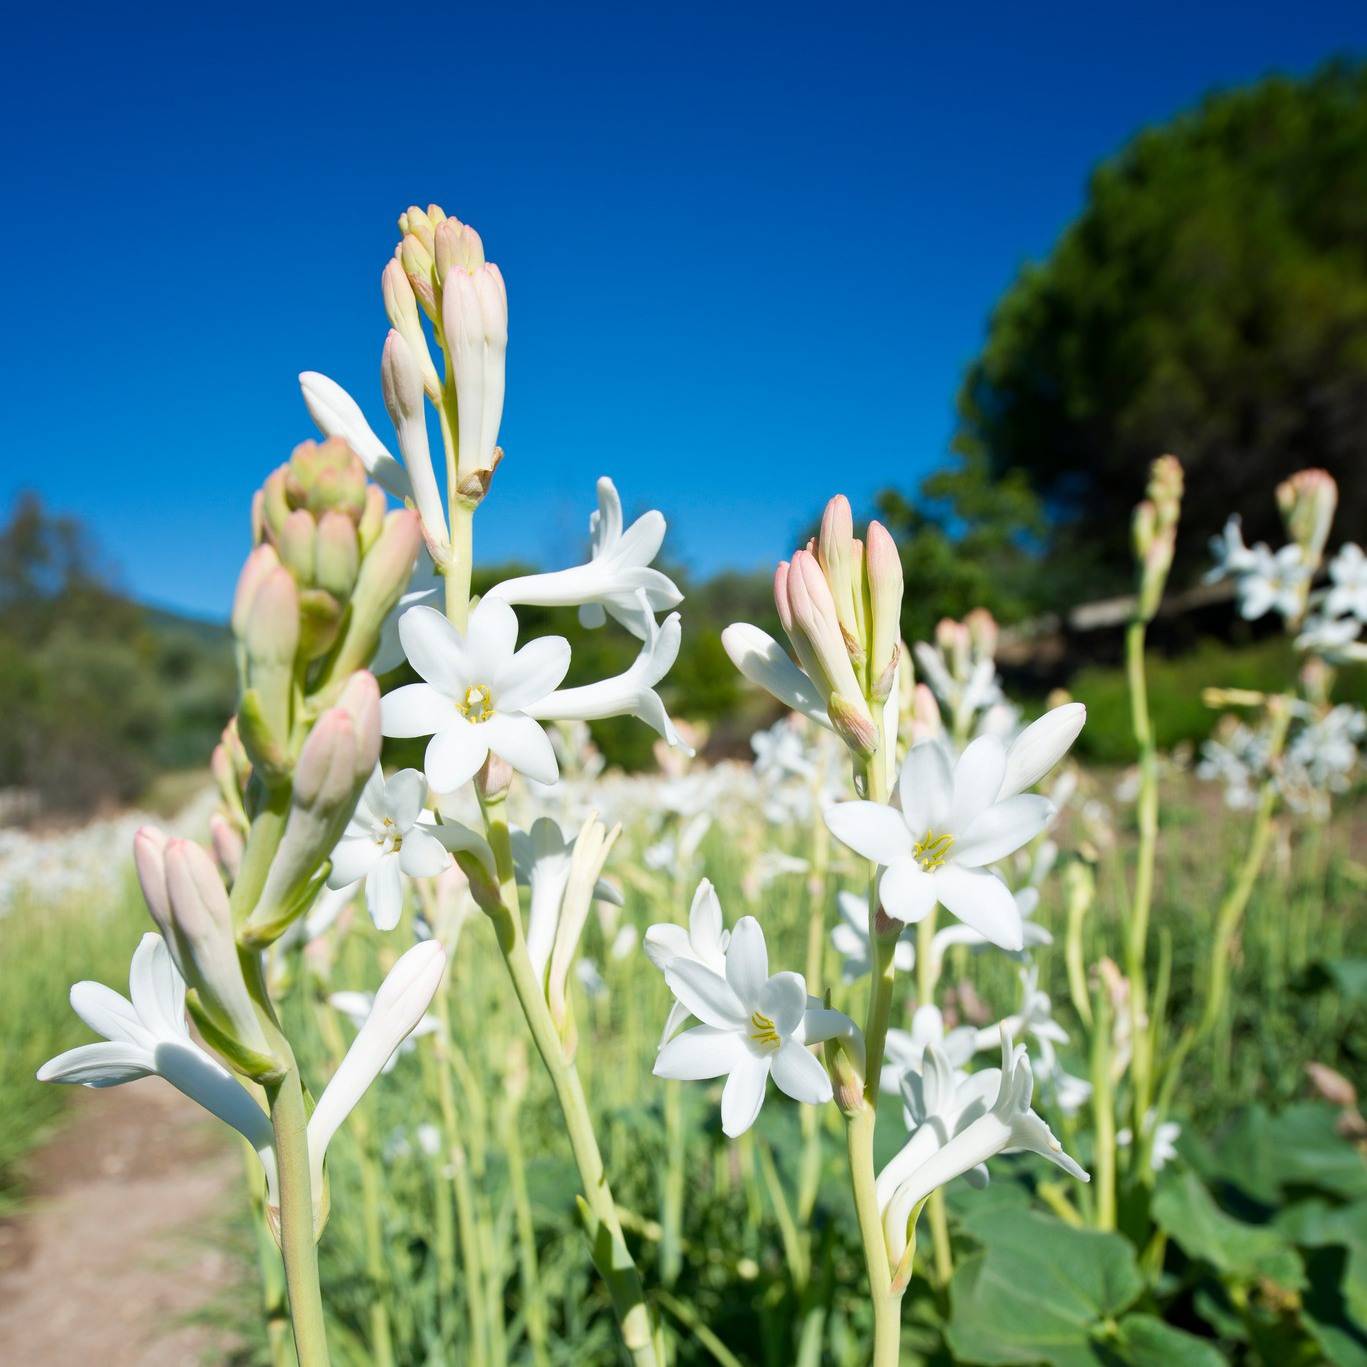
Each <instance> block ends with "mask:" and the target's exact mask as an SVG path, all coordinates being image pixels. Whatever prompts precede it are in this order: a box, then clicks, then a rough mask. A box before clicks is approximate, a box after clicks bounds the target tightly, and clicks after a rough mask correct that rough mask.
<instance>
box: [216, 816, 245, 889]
mask: <svg viewBox="0 0 1367 1367" xmlns="http://www.w3.org/2000/svg"><path fill="white" fill-rule="evenodd" d="M209 839H210V841H211V842H212V844H213V847H214V858H215V859H217V860H218V866H219V868H220V869H222V870H223V876H224V878H226V879H227V881H228V883H229V884H232V883H235V882H236V881H237V873H238V870H239V869H240V868H241V867H242V853H243V850H244V849H245V844H244V842H243V839H242V835H241V832H240V831H238V829H237V827H236V826H234V825H233V823H232V822H231V821H229V820H228V818H227V817H226V816H224V815H223V813H222V812H215V813H214V814H213V815H212V816H211V817H210V818H209Z"/></svg>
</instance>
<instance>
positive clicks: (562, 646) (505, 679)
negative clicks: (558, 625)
mask: <svg viewBox="0 0 1367 1367" xmlns="http://www.w3.org/2000/svg"><path fill="white" fill-rule="evenodd" d="M569 667H570V643H569V642H568V641H567V640H566V639H565V638H564V637H563V636H542V637H540V638H539V639H538V640H535V641H528V642H527V644H526V645H525V646H523V647H522V649H521V650H519V651H518V652H517V654H516V655H514V656H513V657H512V658H511V659H510V660H509V661H508V662H507V664H506V665H504V667H503V668H502V670H500V672H499V674H498V676H497V677H496V678H495V679H493V680H492V681H491V687H492V689H493V695H494V705H495V707H497V708H498V710H499V711H500V712H521V711H524V710H525V709H526V708H528V707H530V706H531V705H532V704H533V703H536V702H540V701H541V699H542V698H544V697H545V696H546V694H548V693H554V692H555V690H556V689H557V688H559V687H560V684H561V681H562V680H563V679H564V677H565V675H566V673H568V671H569Z"/></svg>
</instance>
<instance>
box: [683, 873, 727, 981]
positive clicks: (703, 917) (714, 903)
mask: <svg viewBox="0 0 1367 1367" xmlns="http://www.w3.org/2000/svg"><path fill="white" fill-rule="evenodd" d="M723 929H724V923H723V921H722V914H721V902H719V901H718V900H717V890H716V889H715V888H714V887H713V886H712V884H711V882H710V881H709V880H708V879H706V878H704V879H703V880H702V882H701V883H699V884H698V889H697V891H696V892H695V893H694V894H693V904H692V906H690V907H689V909H688V939H689V942H690V943H691V944H692V946H693V952H694V953H695V954H697V955H698V957H699V958H700V959H702V961H703V962H704V963H709V962H712V961H717V962H720V960H721V958H722V932H723Z"/></svg>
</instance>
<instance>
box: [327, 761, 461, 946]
mask: <svg viewBox="0 0 1367 1367" xmlns="http://www.w3.org/2000/svg"><path fill="white" fill-rule="evenodd" d="M426 802H427V784H426V782H425V781H424V780H423V776H422V775H421V774H420V773H419V772H418V771H417V770H416V769H400V770H399V772H398V773H397V774H395V775H394V776H393V777H392V778H390V779H389V781H388V782H386V781H385V776H384V770H382V769H381V768H380V766H379V765H378V764H377V765H376V766H375V772H374V773H373V774H372V775H371V776H370V778H369V780H368V781H367V783H366V785H365V788H364V789H363V790H362V792H361V797H360V801H359V802H357V804H356V812H355V815H354V816H353V817H352V818H351V820H350V821H349V822H348V823H347V828H346V831H345V833H344V834H343V836H342V839H341V840H340V841H339V842H338V845H337V848H336V849H335V850H333V852H332V872H331V873H330V874H329V875H328V887H330V888H333V889H341V888H347V887H350V886H351V885H352V884H353V883H356V882H359V881H360V880H361V879H362V878H364V879H365V900H366V906H367V907H368V908H369V909H370V915H371V918H372V919H373V920H374V922H375V927H376V929H377V930H393V929H394V927H395V926H396V925H398V924H399V914H400V913H401V912H402V911H403V882H402V875H404V874H407V875H408V877H410V878H435V877H436V876H437V874H439V873H441V871H442V870H443V869H445V868H446V867H447V866H448V865H449V864H450V863H451V854H450V851H449V850H448V848H447V844H446V843H444V842H452V841H454V842H455V847H456V848H475V846H474V845H472V844H471V842H470V840H468V839H467V840H461V839H459V837H460V836H461V835H465V836H470V835H472V833H470V832H466V831H464V830H463V828H461V827H459V826H455V825H447V826H437V825H435V824H434V823H429V822H424V821H421V820H420V819H419V818H420V817H421V816H422V810H423V807H424V806H425V805H426ZM480 843H481V844H482V843H483V842H480Z"/></svg>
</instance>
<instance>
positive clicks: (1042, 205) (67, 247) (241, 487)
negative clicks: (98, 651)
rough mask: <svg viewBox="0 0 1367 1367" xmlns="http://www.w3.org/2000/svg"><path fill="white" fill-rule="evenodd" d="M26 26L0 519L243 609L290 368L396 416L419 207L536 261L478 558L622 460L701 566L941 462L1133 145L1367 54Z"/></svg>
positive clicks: (516, 538)
mask: <svg viewBox="0 0 1367 1367" xmlns="http://www.w3.org/2000/svg"><path fill="white" fill-rule="evenodd" d="M34 8H35V7H30V8H29V10H28V12H27V13H25V14H23V15H21V16H20V17H18V18H14V17H12V18H11V19H10V20H9V21H8V24H7V27H6V29H5V31H4V41H3V43H0V76H3V79H2V80H0V120H3V126H4V127H5V128H6V130H7V138H8V140H9V141H10V142H11V146H10V147H9V148H8V149H7V150H6V154H5V157H4V164H5V167H6V170H5V179H4V187H3V190H0V200H3V210H4V212H3V213H2V214H0V246H3V249H4V255H5V259H6V260H7V261H8V262H9V263H10V266H9V271H8V280H7V282H6V285H7V288H6V295H7V303H8V312H9V315H10V317H9V325H8V326H7V327H6V328H5V329H4V332H3V335H2V336H0V395H3V399H4V405H3V406H4V413H5V421H6V428H7V431H6V446H7V452H8V454H7V456H6V459H5V461H4V469H3V483H0V507H2V506H7V505H8V503H9V501H10V500H11V498H12V497H13V495H14V494H15V492H16V491H17V490H19V489H21V488H35V489H37V490H39V491H40V492H41V494H42V495H43V496H44V498H45V499H46V500H47V501H48V502H49V503H50V504H51V505H52V506H53V507H55V508H58V509H60V510H62V511H64V512H69V513H73V514H76V515H78V516H80V517H81V518H83V519H84V520H85V521H86V522H87V523H88V524H89V525H90V526H91V527H92V528H93V529H94V530H95V532H96V533H97V535H98V537H99V540H100V543H101V545H102V547H103V548H104V550H105V551H106V552H107V554H108V557H109V558H110V559H111V560H112V561H113V562H114V563H115V565H117V566H118V568H119V570H120V574H121V578H122V582H123V583H124V584H125V585H126V586H127V587H128V588H130V589H131V590H132V591H133V592H135V593H136V594H138V595H139V596H140V597H143V598H146V599H149V600H153V601H157V602H161V603H165V604H170V605H175V606H179V607H183V608H185V609H188V610H191V611H195V612H198V613H205V614H214V615H224V614H226V608H227V604H228V599H229V595H230V593H231V589H232V584H233V582H234V579H235V577H236V572H237V568H238V565H239V564H240V561H241V558H242V555H243V554H244V552H245V550H246V548H247V507H248V502H249V499H250V495H251V492H252V490H253V489H254V488H255V487H256V486H257V485H258V484H259V483H260V481H261V479H262V478H263V476H264V475H265V474H266V473H267V472H268V470H269V469H270V468H271V467H272V466H274V465H275V464H278V463H279V462H280V461H281V460H283V459H284V458H285V457H286V456H287V455H288V453H289V450H290V448H291V446H292V445H293V444H294V443H295V442H297V441H300V440H302V439H303V438H305V437H307V436H312V435H315V434H314V432H313V430H312V426H311V424H310V422H309V420H308V417H307V414H306V413H305V411H304V409H303V406H302V404H301V402H300V400H299V398H298V393H297V388H296V383H295V376H296V374H297V372H298V371H300V370H302V369H317V370H322V371H324V372H326V373H328V374H330V375H332V376H333V377H334V378H336V379H337V380H339V381H340V382H342V383H343V384H344V385H346V386H347V387H348V388H349V389H351V391H352V392H353V393H354V394H355V395H356V396H357V398H358V399H359V400H360V401H361V403H362V405H363V406H364V407H365V408H366V410H367V412H368V413H369V414H370V416H371V420H372V422H373V424H374V425H375V427H376V429H377V431H380V432H381V433H382V434H383V433H385V432H386V430H387V428H386V424H385V418H384V410H383V406H382V404H381V403H380V399H379V358H380V347H381V344H382V342H383V339H384V334H385V331H386V327H387V324H386V322H385V319H384V313H383V309H382V306H381V302H380V295H379V273H380V270H381V268H382V267H383V265H384V262H385V260H386V259H387V257H388V256H389V254H390V252H391V251H392V247H393V243H394V241H395V236H396V234H395V228H394V219H395V217H396V215H397V214H398V212H399V211H400V210H401V209H402V208H403V207H404V206H405V205H407V204H408V203H410V202H414V201H417V202H420V203H423V204H426V203H427V202H428V201H429V200H436V201H437V202H439V203H441V204H443V205H444V206H445V207H446V208H447V209H448V211H450V212H453V213H455V214H457V215H458V216H460V217H462V218H464V219H466V220H467V221H469V222H471V223H473V224H474V225H475V226H476V227H477V228H478V229H479V230H480V232H481V233H482V234H483V237H484V240H485V244H486V247H487V250H488V252H489V255H490V257H491V258H492V259H494V260H496V261H498V262H499V264H500V266H501V267H502V268H503V270H504V273H505V275H506V277H507V280H508V285H509V295H510V300H511V329H510V331H511V342H510V349H509V381H508V408H507V411H506V416H505V422H504V427H503V445H504V446H505V448H506V450H507V453H508V456H507V460H506V462H505V464H504V466H503V467H502V469H501V470H500V471H499V474H498V478H497V481H496V483H495V486H494V495H493V496H492V497H491V498H490V500H489V501H488V503H486V505H485V507H484V509H483V510H482V511H481V514H480V517H479V521H478V523H477V543H478V549H479V551H480V552H481V554H482V556H483V557H484V558H488V559H491V560H492V559H504V558H507V557H511V556H520V557H522V558H525V559H531V560H540V561H542V562H545V563H554V562H556V561H564V560H566V559H567V558H569V557H571V556H573V555H574V554H575V553H576V551H577V549H578V548H579V546H580V544H581V542H582V538H583V534H584V523H585V519H586V517H587V514H588V511H589V508H590V506H591V503H592V498H593V480H594V478H595V477H596V476H597V475H598V474H600V473H610V474H612V475H613V476H614V477H615V478H616V480H617V482H618V486H619V488H621V490H622V492H623V496H624V499H625V501H626V503H627V505H628V508H629V509H631V508H635V509H640V508H644V507H647V506H655V507H660V508H662V509H663V510H664V511H665V513H666V514H667V515H668V517H669V518H670V523H671V539H670V549H671V551H672V553H673V555H674V556H675V557H676V559H679V560H682V561H683V562H684V563H685V564H687V565H688V566H689V567H690V568H692V569H693V570H696V571H699V572H707V571H710V570H713V569H716V568H718V567H721V566H732V565H734V566H741V567H751V566H757V565H761V564H768V563H771V562H772V561H773V560H774V559H776V558H777V557H778V556H779V555H780V554H782V553H784V552H785V551H786V550H788V549H789V548H790V543H791V540H792V538H793V536H794V535H795V533H796V532H797V530H798V529H799V528H800V527H801V526H803V525H804V524H805V523H806V522H807V521H808V520H809V519H810V517H811V516H812V514H813V512H814V511H815V510H816V509H818V508H819V506H820V504H821V502H822V501H823V500H824V498H825V497H826V496H827V495H828V494H830V493H832V492H834V491H836V490H837V489H839V490H844V491H845V492H846V493H848V494H849V495H850V497H851V498H852V500H854V502H855V503H856V505H858V504H860V503H861V502H866V501H867V500H868V499H869V497H870V496H871V495H872V494H873V493H874V491H876V490H877V489H878V488H880V487H883V486H884V485H887V484H890V483H892V484H900V485H902V486H903V487H909V486H910V485H912V484H913V483H914V482H915V481H917V480H918V479H919V478H920V477H921V475H922V474H924V473H925V472H926V471H927V470H928V469H930V468H932V467H933V466H934V465H936V464H937V463H939V462H940V461H941V460H943V459H944V454H945V450H946V444H947V441H948V438H949V435H950V432H951V430H952V420H953V401H954V394H955V390H956V388H957V385H958V382H959V378H960V376H961V374H962V371H963V368H964V366H965V364H966V363H967V362H968V361H969V360H970V359H971V358H972V356H973V355H974V353H975V351H976V349H977V347H978V346H979V344H980V342H981V339H982V336H983V330H984V325H985V322H986V318H987V315H988V313H989V311H990V309H991V307H992V304H993V302H994V300H995V299H996V298H997V297H998V295H999V294H1000V293H1001V291H1002V290H1003V289H1004V288H1005V287H1006V285H1007V284H1008V283H1009V282H1010V280H1011V279H1012V277H1013V276H1014V274H1015V273H1016V271H1017V270H1018V269H1019V268H1020V266H1021V265H1022V263H1024V262H1025V261H1027V260H1030V259H1032V258H1038V257H1040V256H1042V255H1044V254H1045V253H1046V252H1047V251H1048V249H1049V247H1050V245H1051V243H1052V242H1053V241H1054V239H1055V238H1056V237H1057V235H1058V233H1059V232H1060V230H1061V229H1062V228H1063V227H1064V226H1065V225H1066V224H1067V222H1068V221H1069V219H1070V218H1071V217H1072V216H1073V215H1074V214H1075V213H1076V212H1077V210H1078V209H1079V207H1080V205H1081V202H1082V195H1083V189H1084V185H1085V181H1086V176H1087V174H1088V171H1089V169H1090V168H1091V167H1092V166H1093V165H1094V164H1095V163H1096V162H1097V161H1098V160H1099V159H1101V158H1103V157H1105V156H1106V155H1108V154H1109V153H1111V152H1112V151H1114V150H1115V149H1116V148H1117V147H1118V146H1119V145H1120V144H1121V143H1122V142H1123V141H1124V140H1125V139H1126V137H1127V136H1128V135H1129V134H1131V133H1132V132H1134V131H1135V130H1136V129H1137V128H1139V127H1140V126H1142V125H1144V124H1146V123H1151V122H1155V121H1160V120H1162V119H1164V118H1166V117H1168V116H1170V115H1171V114H1173V113H1175V112H1177V111H1178V110H1181V109H1183V108H1185V107H1187V106H1189V105H1191V104H1192V103H1194V102H1195V101H1196V100H1198V99H1199V97H1200V96H1201V95H1202V94H1203V93H1204V92H1205V91H1206V90H1208V89H1210V88H1211V87H1213V86H1217V85H1229V84H1237V83H1240V82H1243V81H1245V80H1249V79H1252V78H1255V77H1257V76H1259V75H1261V74H1263V73H1265V72H1267V71H1269V70H1286V71H1293V72H1294V71H1306V70H1308V69H1310V68H1311V67H1313V66H1315V65H1316V64H1318V63H1319V62H1320V61H1321V60H1323V59H1324V58H1326V57H1328V56H1329V55H1331V54H1333V53H1336V52H1355V51H1356V52H1361V51H1362V50H1363V48H1364V46H1367V10H1364V9H1363V7H1362V6H1361V4H1346V3H1345V4H1340V5H1335V4H1317V3H1305V4H1299V5H1295V6H1290V5H1287V6H1249V5H1247V4H1242V5H1232V4H1205V5H1192V4H1190V3H1186V4H1182V5H1175V4H1170V3H1158V4H1146V5H1143V6H1139V5H1129V6H1098V5H1096V4H1089V5H1085V6H1083V5H1068V6H1064V5H1045V6H1021V5H1006V4H986V5H977V6H964V7H950V6H943V5H942V6H935V7H933V8H932V7H929V6H925V7H921V6H895V7H894V6H889V7H887V8H867V7H862V6H858V5H855V6H845V7H831V6H829V5H823V6H820V7H814V8H804V7H802V6H800V5H785V6H762V7H761V6H745V5H730V6H725V7H717V8H715V9H713V8H709V7H705V6H704V7H699V6H696V5H695V6H691V7H687V8H683V7H678V8H675V7H655V6H641V5H636V6H621V7H609V6H592V7H586V8H575V9H571V8H569V7H564V6H547V7H544V8H542V7H530V6H525V5H518V4H509V5H503V6H469V7H465V6H461V7H457V6H430V7H428V6H423V7H414V6H402V5H387V6H371V7H369V12H368V14H367V15H365V16H354V15H349V14H347V13H345V12H341V11H340V8H339V7H328V8H318V9H316V10H310V9H309V8H307V7H300V6H295V7H290V8H289V11H288V12H287V13H286V12H284V11H283V10H279V11H276V12H271V11H270V10H267V9H264V8H258V7H255V6H251V5H244V6H235V7H232V9H231V12H229V11H228V9H227V8H226V7H219V8H218V9H217V10H215V11H214V12H213V13H206V12H203V11H201V12H198V13H194V12H192V9H191V7H187V6H177V7H175V9H166V10H164V11H160V10H158V8H157V7H155V6H152V7H148V8H146V9H143V10H140V11H136V12H135V11H134V10H133V9H132V8H131V7H122V6H120V7H110V6H101V7H100V8H99V9H94V8H91V9H83V8H82V7H81V6H79V5H78V6H75V7H74V8H71V7H68V8H65V9H63V10H62V11H61V18H60V22H59V23H58V24H56V25H54V24H53V22H52V20H51V19H50V18H46V17H44V18H40V17H39V16H37V15H36V14H35V13H34ZM16 25H17V27H16ZM26 26H31V27H26Z"/></svg>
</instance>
